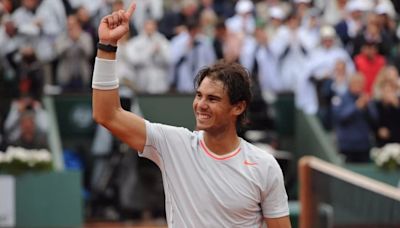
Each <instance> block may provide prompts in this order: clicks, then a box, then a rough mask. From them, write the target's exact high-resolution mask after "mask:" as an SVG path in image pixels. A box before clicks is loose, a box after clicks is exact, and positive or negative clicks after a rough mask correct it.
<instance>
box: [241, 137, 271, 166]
mask: <svg viewBox="0 0 400 228" xmlns="http://www.w3.org/2000/svg"><path fill="white" fill-rule="evenodd" d="M243 141H244V143H243V144H244V147H243V148H244V149H243V153H245V156H246V157H249V158H253V159H254V160H257V161H259V162H265V163H270V162H271V161H273V160H275V158H274V156H273V148H271V147H270V146H268V145H264V144H262V145H261V144H253V143H250V142H247V141H245V140H243Z"/></svg>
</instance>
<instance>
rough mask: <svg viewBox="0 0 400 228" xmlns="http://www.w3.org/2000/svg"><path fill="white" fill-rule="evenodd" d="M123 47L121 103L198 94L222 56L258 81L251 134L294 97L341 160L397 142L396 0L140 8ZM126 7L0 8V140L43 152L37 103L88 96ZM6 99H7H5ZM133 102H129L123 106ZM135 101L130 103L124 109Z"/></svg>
mask: <svg viewBox="0 0 400 228" xmlns="http://www.w3.org/2000/svg"><path fill="white" fill-rule="evenodd" d="M136 2H137V8H136V12H135V13H134V15H133V18H132V21H131V24H130V26H131V29H130V34H129V35H127V36H126V37H124V38H123V39H121V40H120V41H119V43H118V51H117V56H118V63H117V64H118V66H117V72H116V73H117V75H118V77H119V79H120V94H121V97H122V98H126V99H128V100H129V99H131V98H132V97H134V96H135V94H136V93H149V94H163V93H193V92H194V91H193V89H194V87H193V78H194V77H195V74H196V72H197V71H198V70H199V69H201V68H202V67H203V66H205V65H208V64H211V63H213V62H215V61H217V60H219V59H225V60H226V61H231V62H239V63H241V64H242V65H244V66H245V67H246V68H247V69H248V70H249V72H250V73H251V75H252V78H253V94H254V101H253V103H252V104H250V117H251V119H252V120H253V122H252V123H251V126H252V128H254V129H263V128H273V124H271V123H270V122H273V121H274V117H273V115H271V114H270V112H269V111H268V108H269V107H270V106H271V104H272V103H273V102H274V101H275V100H276V99H277V97H278V96H279V95H281V94H293V95H294V98H295V106H296V108H298V109H300V110H303V111H304V112H305V113H307V114H311V115H316V116H318V118H319V119H320V120H321V122H322V123H323V126H324V127H325V128H326V129H327V130H329V131H333V132H335V135H336V137H335V138H336V143H337V147H338V151H339V152H340V153H341V154H343V155H344V156H345V158H346V161H348V162H367V161H369V150H370V148H371V147H372V146H383V145H385V144H386V143H389V142H400V102H399V101H400V100H399V95H400V79H399V69H400V46H399V39H400V26H399V17H398V15H399V12H400V2H399V1H395V0H253V1H250V0H166V1H162V0H136ZM129 3H130V0H0V44H1V48H0V91H1V92H0V97H1V101H0V107H1V108H0V130H1V131H0V143H1V145H2V146H3V147H4V146H5V145H9V144H20V145H23V146H25V147H29V148H37V147H43V146H46V140H45V137H44V135H45V134H46V129H47V126H46V124H47V123H46V121H45V118H46V117H45V116H46V111H45V110H44V108H43V105H42V104H41V98H42V97H43V95H47V94H49V95H52V94H68V93H90V91H91V73H92V72H91V71H92V69H93V63H94V58H95V55H96V44H97V42H98V38H97V26H98V24H99V23H100V20H101V18H102V17H103V16H105V15H107V14H109V13H110V12H112V11H115V10H120V9H125V8H126V7H127V6H128V4H129ZM3 98H6V99H3ZM128 103H129V102H128ZM131 106H132V105H130V104H129V105H128V107H131Z"/></svg>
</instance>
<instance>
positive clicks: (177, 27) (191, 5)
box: [159, 0, 198, 40]
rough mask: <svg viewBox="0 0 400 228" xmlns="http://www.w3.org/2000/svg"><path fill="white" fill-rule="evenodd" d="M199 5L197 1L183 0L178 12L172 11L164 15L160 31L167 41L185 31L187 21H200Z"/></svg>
mask: <svg viewBox="0 0 400 228" xmlns="http://www.w3.org/2000/svg"><path fill="white" fill-rule="evenodd" d="M197 9H198V4H197V1H195V0H183V1H182V3H181V5H180V10H179V11H178V12H175V11H171V12H168V13H166V14H165V15H164V17H163V18H162V19H161V20H160V23H159V29H160V32H161V33H162V34H164V35H165V36H166V37H167V39H169V40H170V39H172V37H175V36H176V35H179V34H180V33H181V32H183V31H185V29H186V28H185V23H186V22H187V21H194V20H198V15H197V12H198V11H197Z"/></svg>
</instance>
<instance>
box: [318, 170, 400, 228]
mask: <svg viewBox="0 0 400 228" xmlns="http://www.w3.org/2000/svg"><path fill="white" fill-rule="evenodd" d="M311 191H312V195H313V198H314V199H313V200H314V203H316V206H317V207H316V208H318V209H319V210H321V209H325V211H329V213H326V214H327V215H328V216H327V217H326V219H325V220H322V222H323V223H324V224H321V223H322V222H321V221H318V222H317V224H316V227H400V198H399V197H398V196H397V197H393V196H388V195H385V194H384V193H383V192H380V191H379V188H376V189H368V188H367V187H361V186H359V185H357V184H354V183H353V182H352V181H351V180H349V179H346V180H344V179H341V178H339V177H337V176H336V175H330V174H329V173H328V172H321V171H319V170H317V169H313V168H312V169H311ZM399 193H400V189H399ZM398 195H400V194H398Z"/></svg>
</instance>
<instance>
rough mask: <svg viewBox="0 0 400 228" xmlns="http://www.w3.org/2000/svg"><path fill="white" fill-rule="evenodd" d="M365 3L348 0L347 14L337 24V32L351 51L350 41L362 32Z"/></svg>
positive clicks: (358, 0) (357, 0)
mask: <svg viewBox="0 0 400 228" xmlns="http://www.w3.org/2000/svg"><path fill="white" fill-rule="evenodd" d="M365 3H366V2H363V1H362V0H348V1H347V3H346V13H347V15H346V16H345V18H343V20H341V21H340V22H339V23H338V24H336V25H335V29H336V32H337V34H338V36H339V38H340V40H341V41H342V44H343V46H344V47H345V48H346V50H347V51H348V52H349V53H352V52H353V47H352V46H351V42H350V41H351V40H352V39H353V38H354V37H356V36H357V34H358V33H360V31H361V30H362V28H363V26H364V21H363V17H364V12H365V11H366V8H367V6H366V5H367V4H365Z"/></svg>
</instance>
